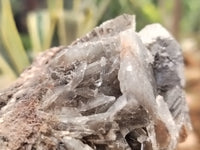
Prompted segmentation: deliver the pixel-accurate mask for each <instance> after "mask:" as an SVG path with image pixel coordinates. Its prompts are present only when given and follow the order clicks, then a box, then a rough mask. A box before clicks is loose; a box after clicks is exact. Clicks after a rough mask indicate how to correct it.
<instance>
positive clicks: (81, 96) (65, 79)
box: [0, 14, 190, 150]
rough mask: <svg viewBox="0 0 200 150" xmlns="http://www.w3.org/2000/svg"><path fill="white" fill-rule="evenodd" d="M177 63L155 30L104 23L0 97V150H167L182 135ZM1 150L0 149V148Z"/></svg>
mask: <svg viewBox="0 0 200 150" xmlns="http://www.w3.org/2000/svg"><path fill="white" fill-rule="evenodd" d="M183 88H184V78H183V57H182V53H181V49H180V47H179V45H178V43H177V42H176V41H175V39H174V38H173V37H172V36H171V35H170V34H169V33H168V32H167V31H166V30H165V29H164V28H163V27H162V26H161V25H159V24H152V25H148V26H146V27H145V28H143V29H142V30H141V31H140V32H136V31H135V16H131V15H127V14H125V15H122V16H119V17H117V18H115V19H113V20H109V21H107V22H105V23H103V24H102V25H100V26H99V27H96V28H95V29H94V30H93V31H91V32H90V33H88V34H87V35H86V36H84V37H82V38H80V39H77V40H76V41H75V42H73V43H72V44H71V45H70V46H68V47H60V48H53V49H50V50H49V51H47V52H45V53H44V54H42V55H41V56H40V57H38V58H37V60H36V61H35V62H34V63H33V65H32V66H31V67H30V68H28V69H27V70H26V71H25V72H24V73H23V74H22V75H21V77H20V78H19V79H18V80H17V81H16V83H15V84H14V85H13V86H12V87H10V88H9V89H7V90H5V91H2V92H1V93H0V101H1V105H0V108H1V110H0V145H2V146H1V147H2V149H9V148H10V149H28V150H29V149H30V150H33V149H37V150H45V149H46V150H47V149H58V150H64V149H67V150H161V149H162V150H173V149H175V148H176V145H177V143H178V142H179V141H181V140H183V139H184V137H185V136H186V135H185V134H186V130H187V129H189V128H190V119H189V116H188V108H187V105H186V102H185V96H184V91H183ZM0 149H1V148H0Z"/></svg>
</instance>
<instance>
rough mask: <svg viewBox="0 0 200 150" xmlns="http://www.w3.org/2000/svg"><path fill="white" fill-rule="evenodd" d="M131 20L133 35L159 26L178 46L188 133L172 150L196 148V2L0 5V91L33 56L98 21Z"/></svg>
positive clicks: (199, 45)
mask: <svg viewBox="0 0 200 150" xmlns="http://www.w3.org/2000/svg"><path fill="white" fill-rule="evenodd" d="M123 13H129V14H135V15H136V21H137V31H139V30H140V29H141V28H143V27H144V26H145V25H147V24H151V23H155V22H159V23H161V24H162V25H163V26H164V27H166V28H167V29H168V30H169V31H170V32H171V33H172V34H173V36H174V37H175V38H176V39H177V40H178V41H179V43H180V44H181V46H182V49H183V54H184V58H185V66H186V67H185V76H186V83H187V84H186V97H187V102H188V104H189V107H190V115H191V120H192V124H193V128H194V130H193V131H192V132H191V133H189V136H188V138H187V140H186V141H185V142H184V143H182V144H180V145H179V146H178V150H199V149H200V0H190V1H189V0H20V1H19V0H0V89H3V88H6V87H7V86H9V85H10V84H11V83H12V82H13V81H14V80H15V79H16V78H17V77H18V76H19V74H20V73H21V72H22V71H23V70H24V69H25V68H26V67H27V66H28V65H30V63H31V62H32V61H33V59H34V58H35V56H37V54H38V53H40V52H42V51H43V50H46V49H48V48H50V47H53V46H59V45H68V44H70V42H72V41H73V40H74V39H76V38H78V37H81V36H83V35H84V34H85V33H87V32H88V31H90V30H91V29H92V28H94V27H95V26H97V25H99V24H101V23H102V22H103V21H105V20H108V19H111V18H114V17H116V16H118V15H120V14H123Z"/></svg>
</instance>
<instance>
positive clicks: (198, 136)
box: [178, 48, 200, 150]
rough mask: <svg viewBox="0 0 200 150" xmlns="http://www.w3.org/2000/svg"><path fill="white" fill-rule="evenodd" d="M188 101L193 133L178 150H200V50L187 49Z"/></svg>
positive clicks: (190, 133)
mask: <svg viewBox="0 0 200 150" xmlns="http://www.w3.org/2000/svg"><path fill="white" fill-rule="evenodd" d="M184 58H185V66H186V68H185V76H186V99H187V102H188V105H189V108H190V116H191V122H192V126H193V131H191V132H189V134H188V138H187V139H186V141H185V142H184V143H181V144H179V146H178V150H200V50H199V49H193V50H191V49H189V50H188V49H187V48H186V49H185V51H184Z"/></svg>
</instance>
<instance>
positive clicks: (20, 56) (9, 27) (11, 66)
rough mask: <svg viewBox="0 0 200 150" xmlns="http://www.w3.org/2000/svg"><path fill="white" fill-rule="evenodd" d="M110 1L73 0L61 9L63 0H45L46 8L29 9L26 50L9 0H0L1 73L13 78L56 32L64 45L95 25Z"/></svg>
mask: <svg viewBox="0 0 200 150" xmlns="http://www.w3.org/2000/svg"><path fill="white" fill-rule="evenodd" d="M110 1H111V0H107V1H106V2H105V1H100V2H99V1H98V0H85V1H81V0H74V1H72V2H73V7H72V8H71V9H64V1H63V0H46V2H47V8H46V9H43V10H40V11H36V12H30V13H29V14H28V16H27V28H28V32H29V36H30V43H31V45H32V47H31V51H30V53H27V50H25V48H24V45H23V43H22V40H21V38H20V34H19V32H18V30H17V28H16V25H15V22H14V18H13V13H12V9H11V3H10V0H1V5H0V6H1V12H0V31H1V34H0V38H1V39H2V43H1V44H2V45H1V46H0V49H1V55H0V71H1V72H0V74H7V75H9V78H10V79H14V78H15V77H16V76H17V75H19V74H20V73H21V72H22V71H23V70H24V68H25V67H26V66H27V65H29V64H30V58H31V59H32V58H33V57H34V56H36V55H37V54H38V53H39V52H41V51H43V50H45V49H48V48H50V47H51V46H52V43H53V39H54V36H55V35H56V34H57V37H58V41H59V43H57V44H56V45H67V44H69V43H70V42H71V41H72V40H74V39H75V38H77V37H80V36H82V35H83V34H85V33H86V32H88V31H89V30H91V29H92V28H93V27H94V26H96V25H97V23H98V22H99V19H101V17H102V15H103V14H104V11H105V10H106V8H107V6H108V5H109V3H110ZM97 10H98V13H96V11H97ZM2 53H3V54H4V55H2ZM4 56H6V57H4Z"/></svg>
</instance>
